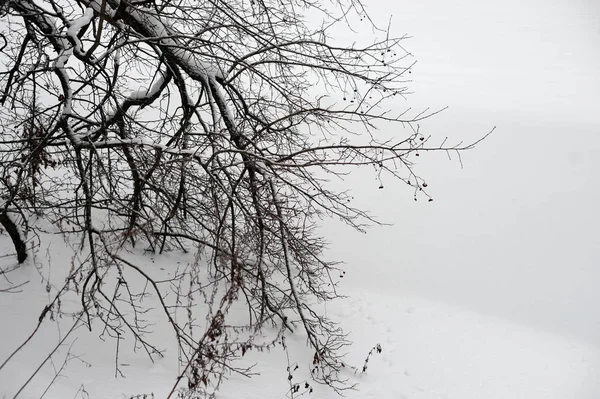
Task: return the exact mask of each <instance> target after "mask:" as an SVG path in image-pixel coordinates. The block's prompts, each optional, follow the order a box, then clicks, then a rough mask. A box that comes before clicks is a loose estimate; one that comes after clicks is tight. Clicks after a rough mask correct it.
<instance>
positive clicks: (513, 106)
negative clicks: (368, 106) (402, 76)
mask: <svg viewBox="0 0 600 399" xmlns="http://www.w3.org/2000/svg"><path fill="white" fill-rule="evenodd" d="M367 3H368V5H369V9H370V10H371V12H372V15H373V16H374V19H376V20H379V21H383V22H384V23H385V22H386V21H387V18H388V17H389V14H390V13H391V14H393V19H392V21H393V27H394V30H395V33H396V34H397V35H401V34H404V33H408V34H409V35H411V36H413V39H410V40H408V41H407V42H406V43H405V45H406V47H407V48H408V49H409V51H411V52H412V53H413V54H414V55H415V57H416V59H417V61H418V63H417V65H416V67H415V69H414V71H413V73H412V78H413V80H414V83H413V84H412V85H411V88H412V89H413V90H414V91H415V92H416V93H415V94H414V95H413V96H411V97H410V98H409V102H408V104H409V105H413V106H415V107H417V108H418V107H419V106H431V107H433V108H436V107H437V108H439V107H443V106H446V105H449V106H450V109H449V110H447V111H445V112H444V113H443V114H441V115H439V116H436V117H435V118H433V119H430V120H429V121H428V122H427V123H425V124H423V126H422V128H424V129H425V130H426V132H430V133H432V134H434V135H435V136H437V137H440V141H441V139H443V137H445V136H450V138H455V139H456V141H458V140H461V139H465V140H467V141H468V139H470V138H475V137H477V136H480V135H482V134H484V133H486V132H487V131H489V130H490V129H491V128H492V127H493V126H497V127H498V128H497V131H496V132H495V133H494V135H493V136H491V137H490V138H489V139H488V140H486V141H485V142H484V143H482V144H481V145H480V146H479V148H478V149H476V150H474V151H471V152H469V153H467V154H464V157H463V161H464V163H465V168H464V169H463V170H461V169H460V165H459V164H458V162H456V161H452V162H450V161H448V160H447V158H445V156H444V155H443V154H438V155H437V156H423V155H422V156H421V157H420V162H421V163H420V166H419V167H418V171H419V172H420V175H421V176H422V177H424V178H426V180H427V181H428V183H429V187H430V189H431V190H430V193H431V194H432V196H433V197H434V198H435V201H434V202H432V203H426V202H417V203H415V202H413V201H412V193H411V192H410V191H409V190H407V189H406V187H402V186H398V187H392V185H391V183H392V182H391V181H388V183H390V184H387V185H386V188H385V189H384V190H378V189H377V187H378V183H377V182H376V181H375V175H374V173H371V172H369V171H368V170H364V171H361V172H359V173H356V174H354V175H353V177H352V178H350V179H348V180H347V184H348V185H349V186H350V187H353V188H354V190H355V193H356V198H357V204H363V205H364V206H366V207H367V208H368V209H370V210H371V211H372V212H373V213H375V214H376V215H379V216H380V219H382V220H384V221H390V222H393V223H394V226H393V227H391V228H373V229H372V230H371V231H370V232H369V234H367V235H366V236H365V235H361V234H358V233H353V232H350V231H348V230H343V231H341V232H340V231H338V230H337V227H333V226H328V227H327V228H326V229H325V230H326V233H328V234H330V236H331V237H334V239H332V241H333V245H332V254H333V255H334V256H339V257H342V258H344V259H346V260H347V261H348V270H349V272H348V274H347V275H346V280H349V281H348V283H352V284H354V283H355V284H364V283H365V281H364V279H363V277H364V276H362V275H361V276H360V277H361V279H360V281H358V279H356V280H354V281H353V280H352V270H353V269H354V270H357V269H360V268H365V267H368V268H370V269H371V270H373V272H372V279H371V281H370V282H367V283H370V284H373V285H375V286H377V287H380V288H381V289H387V290H397V291H408V292H412V293H417V294H420V295H424V296H428V297H432V298H435V299H439V300H443V301H447V302H453V303H457V304H459V305H463V306H466V307H470V308H473V309H475V310H478V311H480V312H483V313H491V314H494V315H498V316H501V317H505V318H509V319H513V320H517V321H519V322H522V323H525V324H528V325H531V326H533V327H536V328H543V329H547V330H550V331H554V332H558V333H560V334H564V335H568V336H572V337H575V338H578V339H581V340H585V341H588V342H591V343H593V344H596V345H598V346H600V213H599V212H598V210H597V207H598V206H599V204H600V186H599V184H598V176H599V175H600V115H599V113H600V94H599V93H600V3H598V2H596V1H592V0H588V1H567V0H551V1H532V0H524V1H518V0H506V1H467V0H458V1H452V2H448V1H445V0H424V1H401V2H395V1H387V2H386V1H385V0H369V1H368V2H367ZM406 105H407V104H406V103H402V104H399V106H400V107H405V106H406ZM332 233H333V234H332ZM356 274H357V275H358V274H359V273H356Z"/></svg>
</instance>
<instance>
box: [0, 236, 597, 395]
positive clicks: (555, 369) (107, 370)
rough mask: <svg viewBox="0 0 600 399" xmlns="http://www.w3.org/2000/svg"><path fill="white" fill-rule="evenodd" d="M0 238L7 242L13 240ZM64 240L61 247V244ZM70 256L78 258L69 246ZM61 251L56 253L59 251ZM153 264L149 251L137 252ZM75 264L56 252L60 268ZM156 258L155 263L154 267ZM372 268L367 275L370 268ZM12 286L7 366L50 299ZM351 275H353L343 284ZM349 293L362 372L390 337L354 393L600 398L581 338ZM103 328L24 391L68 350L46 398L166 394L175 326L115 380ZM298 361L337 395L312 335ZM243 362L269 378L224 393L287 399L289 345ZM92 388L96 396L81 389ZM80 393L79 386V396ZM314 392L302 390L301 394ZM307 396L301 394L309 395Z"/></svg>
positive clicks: (36, 350)
mask: <svg viewBox="0 0 600 399" xmlns="http://www.w3.org/2000/svg"><path fill="white" fill-rule="evenodd" d="M6 244H7V241H6V240H5V239H3V240H2V242H1V245H4V246H6ZM55 244H56V242H55ZM61 253H62V254H68V252H67V251H62V252H61ZM55 256H58V255H55ZM175 260H178V261H184V258H182V257H181V256H178V255H175V254H170V255H166V256H153V261H152V263H149V265H148V267H156V266H158V265H160V266H166V265H169V264H173V262H174V261H175ZM139 261H146V262H148V261H149V258H146V259H141V258H140V259H139ZM68 262H69V259H68V258H67V257H65V258H64V259H53V261H52V263H53V264H54V265H55V267H56V266H58V265H59V264H61V263H67V264H68ZM152 265H154V266H152ZM365 272H368V271H365ZM11 279H12V280H13V282H15V283H18V282H21V281H27V280H29V283H28V284H27V285H26V286H25V287H24V288H23V290H24V291H23V292H22V293H19V294H3V296H2V300H1V301H0V320H2V321H3V325H4V328H3V334H2V340H1V341H0V363H1V362H3V361H4V360H5V359H6V358H7V356H8V355H9V354H10V353H11V352H12V351H13V350H14V349H15V348H16V347H17V346H18V345H19V344H20V343H21V342H22V341H23V340H24V338H25V337H26V336H28V335H29V334H30V332H31V331H32V329H33V328H34V327H35V323H36V322H37V318H38V316H39V314H40V312H41V309H43V306H44V305H45V303H47V300H48V299H47V298H48V297H47V294H46V293H45V291H44V287H43V284H40V283H39V279H40V275H39V273H38V270H36V268H35V267H34V266H33V265H32V264H31V263H25V264H24V265H22V266H21V267H20V269H19V270H18V271H17V272H15V273H13V274H12V275H11ZM342 282H344V281H342ZM342 289H343V291H344V292H343V294H344V295H348V298H346V299H341V300H338V301H335V302H333V303H330V304H328V305H327V308H326V309H325V311H326V312H327V314H328V315H329V316H331V317H333V318H334V319H337V320H339V321H340V322H341V323H342V325H343V326H344V327H345V328H346V330H347V331H348V332H349V333H350V338H351V340H352V341H354V344H353V346H351V347H350V348H349V350H348V356H347V363H346V364H348V365H349V366H352V367H356V368H358V369H359V370H360V369H362V367H363V364H364V359H365V358H366V356H367V353H368V352H369V350H371V349H372V348H373V347H375V346H376V345H377V344H380V345H381V347H382V352H381V353H376V351H374V353H373V354H372V355H371V357H370V361H369V362H368V368H367V371H366V373H358V374H355V373H354V372H352V371H351V370H350V367H348V372H347V373H346V375H345V377H347V378H348V379H349V382H350V383H358V386H357V390H354V391H347V392H345V395H346V397H348V398H356V399H358V398H389V399H397V398H400V399H481V398H489V399H517V398H523V399H525V398H526V399H564V398H578V399H595V398H599V397H600V349H599V348H595V347H592V346H589V345H586V344H583V343H580V342H577V341H574V340H572V339H566V338H563V337H560V336H556V335H551V334H548V333H545V332H543V331H536V330H534V329H531V328H529V327H524V326H520V325H516V324H513V323H511V322H508V321H505V320H503V319H499V318H495V317H490V316H486V315H483V314H478V313H475V312H473V311H470V310H466V309H462V308H459V307H455V306H451V305H448V304H444V303H441V302H434V301H430V300H427V299H424V298H418V297H414V296H405V295H402V294H400V293H385V294H382V293H377V292H374V291H373V290H371V291H369V290H360V289H358V288H351V287H346V289H344V287H343V285H342ZM69 323H70V320H62V321H61V328H60V331H59V329H58V328H57V326H56V324H54V323H52V322H50V321H46V322H44V324H43V325H42V329H41V331H40V332H39V333H38V334H37V335H36V336H35V338H34V339H33V340H32V342H31V343H30V345H28V346H27V347H26V348H25V349H24V350H23V351H22V352H20V353H19V354H18V355H16V356H15V357H14V358H13V359H12V360H11V361H10V363H8V365H7V366H6V367H5V368H4V369H2V370H0V397H1V398H13V396H14V394H15V393H16V391H17V390H18V389H19V387H20V386H21V385H22V384H23V383H24V382H25V381H26V380H27V378H29V376H30V375H31V373H32V372H33V370H34V369H35V367H34V366H37V364H39V362H40V361H41V360H43V359H44V358H45V357H46V356H47V354H48V353H49V352H50V350H51V349H52V348H53V346H54V345H55V344H56V342H57V341H58V339H59V336H61V334H64V333H65V332H66V329H67V327H68V324H69ZM101 330H102V329H101V326H99V325H95V326H94V329H93V331H92V332H91V333H90V332H89V331H88V330H86V329H84V328H80V329H79V330H77V331H76V334H75V335H74V336H73V337H72V338H69V339H68V340H67V341H66V342H65V346H64V348H63V350H61V351H60V352H59V353H58V354H57V355H56V356H55V357H54V358H53V360H54V366H52V365H51V364H50V363H48V364H47V365H46V366H44V368H42V370H41V372H40V374H39V375H38V376H36V377H35V378H34V379H33V380H32V383H31V384H30V385H29V386H28V387H27V389H26V390H24V391H23V393H22V394H21V395H20V396H19V397H21V398H37V397H39V396H40V395H41V393H42V392H43V391H44V390H45V389H46V387H47V386H48V384H49V383H50V381H51V379H52V377H53V375H54V371H53V367H56V368H59V367H60V364H61V363H62V359H63V358H64V356H65V354H66V349H67V348H69V347H70V351H71V353H72V354H74V355H77V356H79V359H73V360H70V361H69V363H67V367H66V368H65V370H63V372H62V373H61V376H60V377H59V378H58V379H56V381H55V382H54V385H53V386H52V387H51V388H50V389H49V390H48V392H47V393H46V396H45V397H46V398H83V397H85V398H87V397H89V398H92V399H94V398H107V399H108V398H115V399H116V398H131V397H135V395H140V394H150V393H152V394H154V397H155V398H164V397H166V396H167V394H168V392H169V390H170V388H171V387H172V386H173V383H174V378H175V376H176V373H177V353H176V351H175V350H174V348H173V346H172V344H171V341H170V340H171V339H172V334H171V329H170V327H169V326H168V325H167V324H166V323H164V322H163V323H160V324H157V325H156V327H155V334H156V336H155V337H156V338H155V342H158V343H160V346H161V347H164V348H166V349H167V355H166V357H165V358H162V359H159V360H157V361H156V362H155V363H151V362H150V361H149V360H148V359H147V358H145V356H144V355H143V353H140V352H138V353H135V354H134V353H132V352H131V351H127V350H126V349H124V348H126V347H127V346H128V345H127V344H126V343H125V344H122V348H121V350H122V354H121V358H120V359H119V362H120V363H121V365H122V366H121V369H122V370H123V371H124V374H125V377H126V378H122V377H118V378H115V375H114V374H115V369H114V361H115V357H114V355H115V343H114V340H110V339H109V340H107V341H105V342H103V341H101V340H99V339H98V335H100V333H101ZM287 343H288V350H289V356H290V361H291V362H292V364H293V363H294V362H297V364H298V365H299V369H298V370H297V371H295V372H294V381H295V382H301V385H302V386H304V383H305V381H308V382H309V383H310V384H311V386H312V387H313V388H314V392H313V393H311V394H309V393H306V394H305V396H307V397H311V396H312V397H315V398H331V399H333V398H337V397H338V396H337V394H335V393H334V392H332V391H331V390H329V389H328V388H327V387H324V386H318V385H316V384H314V383H312V382H311V381H310V380H309V379H308V380H307V377H308V375H309V372H308V369H309V367H310V365H311V362H310V361H311V359H312V352H311V351H310V350H308V349H307V348H306V346H305V337H304V336H303V335H296V336H290V337H288V338H287ZM244 361H246V362H247V364H252V363H254V362H257V366H256V368H255V370H254V371H255V372H257V373H260V374H259V375H256V376H253V377H252V378H251V379H248V378H246V377H243V376H237V375H231V376H230V377H229V381H227V382H225V384H224V385H223V387H222V390H221V391H220V392H219V393H218V395H217V398H223V399H238V398H240V392H243V395H242V396H241V397H243V398H249V399H253V398H284V397H286V396H287V397H289V395H288V394H287V392H288V390H289V384H288V381H287V372H286V367H287V361H286V353H285V351H284V350H283V348H282V347H279V346H278V347H276V348H274V349H272V350H271V351H270V352H268V353H267V352H263V353H256V352H252V351H250V352H249V353H248V354H247V355H246V357H245V358H244ZM82 387H84V388H85V391H86V392H87V394H83V393H82V392H81V391H80V388H82ZM78 391H79V393H77V392H78ZM302 391H304V390H302ZM302 391H301V392H302Z"/></svg>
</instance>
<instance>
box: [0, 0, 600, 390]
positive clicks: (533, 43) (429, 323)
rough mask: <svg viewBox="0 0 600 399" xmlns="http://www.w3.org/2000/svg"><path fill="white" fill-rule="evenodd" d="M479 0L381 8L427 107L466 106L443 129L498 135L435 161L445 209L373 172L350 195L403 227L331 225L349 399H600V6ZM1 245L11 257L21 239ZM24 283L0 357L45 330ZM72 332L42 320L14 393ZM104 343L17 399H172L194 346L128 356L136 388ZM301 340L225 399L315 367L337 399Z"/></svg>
mask: <svg viewBox="0 0 600 399" xmlns="http://www.w3.org/2000/svg"><path fill="white" fill-rule="evenodd" d="M379 3H382V1H380V2H378V4H379ZM399 3H400V2H399ZM474 3H475V2H468V1H466V0H465V1H462V2H459V3H458V4H457V3H448V2H444V1H441V0H437V1H423V2H418V4H404V5H397V6H396V5H394V6H389V7H387V6H385V7H380V8H375V6H371V7H370V8H371V9H373V11H374V14H375V17H378V18H380V19H381V18H383V19H384V20H387V13H389V12H393V14H394V19H393V24H394V25H395V26H397V30H398V31H399V32H400V33H404V32H407V33H409V34H411V35H414V36H415V39H414V41H412V42H410V43H407V46H408V47H409V48H410V49H411V50H412V51H413V52H414V54H415V57H416V59H417V60H418V61H419V63H418V64H417V66H416V67H415V70H414V74H413V79H414V86H413V88H414V90H415V91H416V94H415V95H414V97H412V98H410V101H411V103H412V102H414V104H415V107H418V106H421V105H423V106H432V107H433V108H435V107H443V106H446V105H450V106H451V107H450V109H449V110H448V111H446V112H444V113H442V114H441V115H439V116H437V117H436V118H434V119H432V120H431V121H428V122H427V123H426V124H425V125H424V127H425V128H427V129H429V130H431V131H432V132H437V133H436V134H439V135H440V136H442V137H443V136H445V135H448V136H450V137H457V138H459V139H465V140H466V141H468V139H470V138H472V137H479V136H480V135H481V134H482V133H486V132H487V131H489V129H490V128H491V127H492V126H494V125H497V126H498V129H497V131H496V133H495V134H494V135H493V136H491V137H490V138H489V139H488V140H487V141H486V142H484V143H482V145H481V146H480V148H479V149H477V150H475V151H473V152H470V153H468V154H467V155H466V156H465V158H464V159H463V161H464V167H465V168H464V169H463V170H461V169H460V166H459V165H458V164H457V161H456V160H453V161H450V162H448V161H447V160H445V159H441V160H432V159H430V158H429V157H423V158H425V159H423V161H424V162H422V167H421V168H420V169H419V170H420V173H421V175H422V176H424V177H426V178H428V179H430V180H429V182H430V186H431V191H432V194H433V195H434V196H435V201H434V202H433V203H421V202H419V203H414V202H413V201H412V197H411V193H408V192H406V190H404V189H403V187H398V188H394V187H391V185H390V187H389V188H388V187H387V186H386V190H378V189H377V186H376V185H375V183H374V179H373V176H372V174H370V173H368V172H366V173H363V172H359V173H358V174H355V175H354V176H353V177H351V178H349V179H348V180H347V181H345V182H343V183H341V184H343V185H349V186H350V187H352V188H354V189H355V190H358V191H357V193H356V201H357V205H361V204H362V205H364V207H365V208H366V209H368V210H370V211H371V212H372V213H373V214H375V215H378V216H380V219H381V220H382V221H388V222H392V223H393V224H394V226H393V227H384V228H375V229H373V230H371V231H370V232H369V234H367V235H363V234H358V233H353V232H349V231H347V230H340V228H339V226H337V225H335V223H331V224H329V223H327V224H326V225H325V227H324V228H323V231H324V233H325V234H327V236H328V237H329V239H330V241H331V243H332V247H331V251H330V254H331V257H332V258H338V259H343V260H345V261H346V262H347V266H346V270H347V275H346V277H345V278H344V281H342V284H341V292H342V294H344V295H347V296H348V298H347V299H344V300H339V301H337V302H335V303H331V304H328V305H327V308H326V311H327V312H328V314H329V315H330V316H332V318H333V319H337V320H339V321H340V322H341V324H342V326H343V327H344V328H345V329H346V331H348V332H349V333H350V339H351V340H352V341H354V345H353V346H352V347H350V348H349V349H348V355H347V356H348V372H347V377H348V381H349V383H350V384H353V383H356V384H358V385H357V389H358V390H356V391H347V392H344V395H345V396H346V397H348V398H356V399H359V398H378V399H379V398H381V399H520V398H522V399H565V398H574V399H598V398H600V311H599V305H598V304H600V294H598V292H599V288H598V287H600V267H599V265H600V254H599V252H598V248H600V238H599V235H598V226H597V224H598V220H599V212H598V210H597V206H598V201H599V200H600V190H599V188H598V183H597V180H598V175H599V174H600V163H599V162H600V161H599V160H600V140H599V139H598V132H600V119H599V118H598V105H599V104H600V95H599V94H598V93H600V78H599V77H598V71H600V50H599V49H600V26H599V25H598V21H599V20H600V7H599V6H598V5H597V4H595V3H594V2H592V1H587V2H586V1H580V2H569V1H566V0H562V1H559V0H554V1H551V2H541V1H539V2H536V1H525V2H518V1H516V0H511V1H508V2H501V3H495V4H491V2H489V3H490V4H487V3H488V2H476V4H474ZM389 8H392V10H391V11H390V10H389ZM465 10H469V11H468V12H467V11H465ZM403 105H404V104H403ZM361 190H362V191H361ZM0 245H2V246H3V247H2V250H1V251H0V252H1V253H6V252H9V251H8V250H5V248H4V247H9V246H10V242H9V240H8V238H7V237H6V235H4V236H1V237H0ZM57 247H59V246H58V245H57ZM55 249H56V247H55ZM43 250H44V251H45V247H44V248H43ZM63 255H64V253H63V252H60V251H58V252H56V251H55V252H53V254H52V264H53V265H54V266H53V267H54V268H55V270H58V269H59V268H60V267H63V266H64V265H68V264H69V263H70V262H71V258H70V256H63ZM39 256H42V257H43V256H46V255H44V253H43V251H42V253H40V255H39ZM173 256H174V255H173ZM180 260H181V261H182V262H185V261H186V259H185V258H181V259H180ZM2 262H3V265H5V264H6V262H9V260H7V259H2ZM160 262H161V260H160V259H158V260H157V263H159V264H160ZM166 263H168V262H166ZM166 263H165V264H166ZM45 276H46V275H45ZM10 278H11V282H12V283H15V284H19V283H21V282H27V281H28V283H27V284H26V285H24V286H23V287H22V290H23V292H22V293H19V294H3V293H0V321H1V325H2V327H1V331H2V333H1V334H0V337H1V338H0V364H1V363H2V362H4V360H5V359H6V358H7V357H8V356H9V355H10V354H11V353H12V352H13V351H14V350H15V349H16V347H17V346H18V345H20V344H21V343H22V342H23V341H24V340H25V339H26V338H27V336H28V335H29V334H30V333H31V332H32V331H33V329H34V328H35V325H36V321H37V318H38V317H39V315H40V313H41V311H42V309H43V308H44V306H45V304H46V303H47V301H48V296H47V295H46V292H45V290H44V283H43V282H42V277H41V275H40V274H39V273H38V270H36V268H35V266H34V265H33V264H32V263H30V261H28V262H26V263H25V264H24V265H22V266H21V267H20V268H19V270H17V271H16V272H14V273H12V274H11V276H10ZM53 278H58V276H53ZM0 284H5V281H1V282H0ZM2 287H3V286H2V285H0V288H2ZM69 322H70V320H61V322H60V328H57V325H55V324H53V323H50V322H49V321H46V322H45V323H43V324H42V327H41V330H40V332H39V333H38V334H36V335H35V337H34V338H33V340H32V341H31V342H30V344H29V345H28V346H27V347H26V348H25V349H24V350H23V351H21V352H19V353H18V354H17V355H15V357H14V358H13V359H11V360H10V362H9V363H7V365H6V367H4V368H3V369H1V370H0V399H5V398H6V399H12V398H13V397H15V394H16V393H17V390H18V389H19V388H20V387H21V386H22V385H23V384H24V383H25V382H26V381H27V379H28V378H29V377H30V376H31V374H32V373H33V371H34V370H35V368H36V367H37V365H38V364H40V362H42V361H43V360H44V359H45V358H46V356H47V355H48V353H49V352H50V351H51V350H52V349H53V348H54V345H56V343H57V341H58V340H59V339H60V337H62V336H64V334H65V333H66V331H67V330H68V328H69ZM100 333H101V331H98V330H94V331H93V332H91V333H90V332H89V331H87V330H85V329H84V328H79V329H77V330H76V332H75V333H74V334H73V335H71V336H70V337H69V339H67V340H66V341H65V343H64V345H63V346H62V347H61V349H60V351H59V352H57V354H56V356H54V357H53V359H52V362H47V363H46V364H45V366H44V367H42V368H41V370H40V372H39V374H38V375H36V376H35V378H33V379H32V380H31V382H30V383H29V385H28V386H27V388H26V389H25V390H23V392H21V393H20V394H19V396H18V398H24V399H29V398H31V399H33V398H39V397H40V396H41V395H42V393H44V391H45V390H46V389H47V387H48V386H49V384H50V383H51V382H53V383H52V386H51V387H50V389H48V391H47V392H46V393H45V396H44V397H45V398H50V399H54V398H56V399H59V398H60V399H63V398H73V399H79V398H85V399H88V398H89V399H112V398H115V399H116V398H120V399H122V398H126V399H129V398H135V399H142V398H144V399H146V398H147V399H149V398H150V397H153V398H164V397H166V396H167V394H168V392H169V391H170V390H171V387H172V386H173V383H174V380H175V377H176V375H177V371H178V370H177V354H176V353H173V352H172V351H171V352H167V356H166V357H165V358H163V359H160V360H157V361H156V362H155V363H151V362H149V361H148V359H147V357H145V356H144V354H143V353H139V352H138V353H132V352H131V350H128V349H123V348H121V349H122V351H123V352H122V356H121V358H120V368H121V370H122V371H123V374H124V375H125V378H123V377H120V376H119V377H117V378H115V364H114V362H115V350H116V348H115V345H114V341H112V340H107V341H106V342H103V341H101V340H99V339H98V336H99V335H100ZM156 334H157V335H156V339H157V340H158V341H159V342H164V344H163V345H160V346H161V347H163V348H166V349H167V350H169V347H172V345H171V344H170V343H169V342H170V341H169V339H171V334H170V331H168V330H166V329H165V328H162V327H161V326H160V325H157V327H156ZM286 342H287V346H286V347H287V351H286V350H284V348H283V346H278V347H276V348H274V349H272V351H271V352H270V353H255V352H252V351H250V352H249V353H248V355H247V356H246V357H245V358H244V361H245V362H247V364H252V363H254V362H257V365H256V367H255V369H254V371H255V372H257V373H258V375H255V376H253V377H252V378H251V379H247V378H245V377H242V376H237V375H231V376H230V377H229V378H230V381H228V382H227V383H225V384H224V386H223V389H222V390H221V391H220V393H219V395H218V398H220V399H221V398H222V399H245V398H248V399H255V398H256V399H257V398H285V397H290V395H289V389H290V383H289V381H288V378H287V377H288V372H287V371H286V365H287V364H290V365H291V366H292V369H293V368H295V365H296V364H297V365H298V369H297V370H295V371H294V372H293V380H292V381H293V382H296V383H300V385H301V389H300V391H299V394H302V396H303V397H315V398H327V399H333V398H336V397H338V396H337V395H336V394H335V393H333V392H331V391H330V390H328V389H327V388H325V387H322V386H316V385H314V383H312V382H310V380H307V377H308V369H309V367H310V361H311V358H312V354H311V352H310V351H308V350H307V349H306V348H305V345H304V337H303V336H288V337H287V341H286ZM378 344H379V345H380V346H381V353H377V350H375V351H373V352H372V354H371V356H370V358H369V362H368V367H367V370H366V372H365V373H362V372H360V370H361V369H362V368H363V366H364V361H365V358H366V357H367V354H368V353H369V351H370V350H371V349H373V348H376V346H377V345H378ZM68 352H70V353H71V357H70V358H69V359H68V362H67V363H66V367H65V368H64V369H63V370H61V372H60V375H59V377H58V378H57V379H56V380H55V381H52V379H53V378H54V376H55V374H56V371H57V370H59V369H60V368H61V365H62V362H63V359H64V357H65V356H66V354H67V353H68ZM288 359H289V360H288ZM353 368H356V369H357V370H358V373H355V372H354V371H353ZM307 381H308V382H309V384H310V385H309V387H308V388H304V387H305V385H304V384H305V382H307ZM311 388H312V389H313V392H312V393H309V390H310V389H311ZM144 395H146V396H144ZM295 397H298V394H296V396H295Z"/></svg>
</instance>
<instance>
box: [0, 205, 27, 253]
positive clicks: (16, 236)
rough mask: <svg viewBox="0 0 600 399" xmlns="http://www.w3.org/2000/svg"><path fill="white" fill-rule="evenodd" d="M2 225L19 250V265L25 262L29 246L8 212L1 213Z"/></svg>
mask: <svg viewBox="0 0 600 399" xmlns="http://www.w3.org/2000/svg"><path fill="white" fill-rule="evenodd" d="M0 223H1V224H2V226H3V227H4V229H6V231H7V232H8V234H9V235H10V238H11V239H12V241H13V244H14V245H15V249H16V250H17V260H18V261H19V263H23V262H25V259H27V246H26V245H25V242H23V239H22V238H21V234H20V233H19V229H17V225H16V224H15V222H13V221H12V220H11V218H10V217H9V216H8V214H7V213H6V211H4V212H1V213H0Z"/></svg>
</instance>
